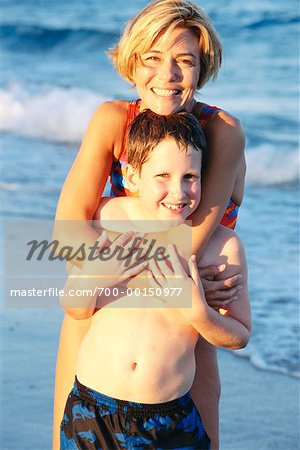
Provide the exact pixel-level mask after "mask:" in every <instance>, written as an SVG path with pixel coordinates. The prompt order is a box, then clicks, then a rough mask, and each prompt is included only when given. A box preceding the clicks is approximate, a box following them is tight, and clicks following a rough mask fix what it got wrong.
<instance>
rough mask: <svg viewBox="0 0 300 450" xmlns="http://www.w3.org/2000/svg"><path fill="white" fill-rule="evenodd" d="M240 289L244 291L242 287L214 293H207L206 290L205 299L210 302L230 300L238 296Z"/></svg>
mask: <svg viewBox="0 0 300 450" xmlns="http://www.w3.org/2000/svg"><path fill="white" fill-rule="evenodd" d="M240 289H242V287H234V288H230V289H225V290H222V291H216V292H213V293H211V292H210V293H207V292H206V291H205V289H204V292H205V297H206V298H207V299H210V300H221V301H223V300H229V299H230V298H232V297H234V296H236V295H237V294H238V292H239V291H240Z"/></svg>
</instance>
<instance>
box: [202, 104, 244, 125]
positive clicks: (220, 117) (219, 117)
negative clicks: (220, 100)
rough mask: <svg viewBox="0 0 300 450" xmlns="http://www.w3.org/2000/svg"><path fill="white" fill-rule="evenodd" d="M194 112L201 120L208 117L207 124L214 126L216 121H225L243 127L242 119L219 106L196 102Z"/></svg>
mask: <svg viewBox="0 0 300 450" xmlns="http://www.w3.org/2000/svg"><path fill="white" fill-rule="evenodd" d="M193 113H194V114H195V115H196V117H198V119H199V120H200V121H201V120H202V119H204V118H205V119H207V126H208V125H210V126H213V124H215V123H221V122H225V123H227V124H228V125H230V126H232V127H237V128H239V127H241V121H240V120H239V119H238V118H237V117H235V116H234V115H233V114H231V113H229V112H228V111H225V110H224V109H222V107H219V106H215V105H209V104H207V103H203V102H196V104H195V106H194V109H193Z"/></svg>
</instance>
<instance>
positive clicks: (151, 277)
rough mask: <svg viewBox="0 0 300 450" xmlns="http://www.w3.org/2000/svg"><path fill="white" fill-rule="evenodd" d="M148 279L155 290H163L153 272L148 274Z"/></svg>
mask: <svg viewBox="0 0 300 450" xmlns="http://www.w3.org/2000/svg"><path fill="white" fill-rule="evenodd" d="M147 277H148V280H149V283H150V285H151V286H153V287H154V288H160V289H161V288H162V286H161V285H160V284H159V282H158V281H157V279H156V278H155V275H154V274H153V272H152V271H151V270H149V271H148V272H147Z"/></svg>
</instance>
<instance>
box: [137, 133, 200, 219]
mask: <svg viewBox="0 0 300 450" xmlns="http://www.w3.org/2000/svg"><path fill="white" fill-rule="evenodd" d="M131 170H132V169H131ZM131 180H132V181H133V183H134V185H135V190H136V192H138V194H139V201H140V207H141V208H142V210H143V215H144V216H145V220H155V219H156V220H160V221H162V220H166V221H170V220H172V226H175V225H179V224H181V223H183V222H184V221H185V220H186V219H187V218H188V217H189V216H190V215H191V214H192V213H193V212H194V211H195V210H196V208H197V206H198V204H199V201H200V196H201V152H200V151H198V150H196V149H195V148H194V147H193V146H192V145H188V147H187V149H185V148H182V147H179V146H178V144H177V142H175V140H174V139H172V138H167V139H164V140H163V141H161V142H160V143H159V144H158V145H157V146H156V147H155V149H154V150H153V152H152V153H151V154H150V157H149V159H148V160H147V161H146V162H145V163H144V164H143V165H142V168H141V172H140V174H138V173H137V171H134V175H132V177H131Z"/></svg>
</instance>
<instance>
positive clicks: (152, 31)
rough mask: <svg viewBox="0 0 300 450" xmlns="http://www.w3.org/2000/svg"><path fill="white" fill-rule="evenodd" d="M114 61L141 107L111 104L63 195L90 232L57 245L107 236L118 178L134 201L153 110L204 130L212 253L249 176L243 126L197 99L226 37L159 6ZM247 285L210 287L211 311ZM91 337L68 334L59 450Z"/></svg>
mask: <svg viewBox="0 0 300 450" xmlns="http://www.w3.org/2000/svg"><path fill="white" fill-rule="evenodd" d="M110 55H111V57H112V58H113V61H114V63H115V66H116V69H117V71H118V72H119V73H120V75H121V76H123V77H124V78H125V79H126V80H128V81H129V82H131V83H133V85H134V86H135V87H136V89H137V92H138V95H139V97H140V100H138V101H135V102H128V101H113V102H107V103H104V104H102V105H101V106H100V107H99V108H98V110H97V111H96V112H95V114H94V115H93V117H92V119H91V121H90V124H89V126H88V128H87V131H86V134H85V136H84V139H83V142H82V146H81V149H80V151H79V153H78V155H77V158H76V160H75V162H74V164H73V166H72V168H71V170H70V172H69V174H68V177H67V179H66V182H65V184H64V187H63V189H62V193H61V196H60V200H59V203H58V207H57V215H56V219H57V220H80V221H83V222H82V223H83V224H85V225H83V226H82V231H81V233H80V236H78V234H77V236H74V235H73V236H72V235H70V234H68V239H66V235H65V234H63V233H59V231H57V232H56V238H58V239H59V240H60V242H62V243H63V242H66V240H67V242H68V244H69V245H70V244H71V245H73V246H74V247H76V242H80V241H81V242H82V241H83V239H84V241H85V242H94V241H95V239H96V238H97V234H96V232H95V231H94V230H93V229H92V228H91V226H90V225H89V223H88V222H87V221H88V220H92V218H93V217H94V214H95V211H96V210H97V206H98V204H99V199H100V197H101V195H102V192H103V189H104V187H105V184H106V181H107V178H108V176H109V175H111V182H112V193H113V195H130V192H129V191H127V189H126V186H123V180H122V170H123V169H124V166H125V165H126V149H125V140H126V131H127V128H128V125H129V124H130V122H131V121H132V119H133V118H134V117H135V115H136V114H138V113H139V111H141V110H143V109H146V108H148V109H151V110H152V111H154V112H155V113H157V114H164V115H168V114H171V113H173V112H176V111H179V110H183V109H184V110H187V111H189V112H192V113H193V114H194V115H195V116H196V117H197V118H198V119H199V120H200V123H201V125H202V127H203V128H204V130H205V134H206V137H207V142H208V149H209V157H208V162H207V166H206V170H205V177H204V181H203V190H202V198H201V205H200V206H199V208H198V210H197V211H196V212H195V213H194V216H193V217H192V219H193V246H194V247H195V248H197V249H199V248H200V249H201V251H203V249H204V248H205V245H206V243H207V242H208V240H209V237H210V236H211V234H212V232H213V231H214V229H215V227H216V226H217V224H218V223H219V222H220V220H221V219H222V221H221V223H223V224H224V225H227V226H231V227H233V226H234V224H235V220H236V215H237V210H238V205H240V204H241V201H242V197H243V188H244V176H245V161H244V155H243V149H244V133H243V130H242V128H241V125H240V123H239V121H238V120H236V119H235V118H233V117H232V116H230V115H229V114H228V113H226V112H224V111H222V110H220V109H218V108H215V107H210V106H208V105H206V104H204V103H200V102H197V101H196V100H195V98H194V96H195V93H196V90H197V89H200V88H201V87H202V86H203V85H204V84H205V83H206V82H207V81H208V80H209V79H210V78H215V77H216V76H217V73H218V69H219V67H220V64H221V55H222V49H221V44H220V41H219V39H218V36H217V34H216V32H215V30H214V28H213V26H212V25H211V23H210V20H209V19H208V17H207V16H206V14H205V13H204V12H203V11H202V10H201V9H200V8H198V7H196V6H195V5H194V4H192V3H190V2H188V1H185V0H164V1H156V2H153V3H151V4H149V5H148V6H147V7H146V8H144V9H143V10H142V11H141V12H140V13H139V14H138V15H137V16H136V17H135V18H134V19H133V20H132V21H131V22H130V23H129V24H128V25H127V27H126V29H125V30H124V33H123V35H122V37H121V39H120V42H119V44H118V45H117V46H116V47H115V48H114V49H113V50H112V51H111V52H110ZM228 202H229V204H228ZM226 205H227V210H226ZM225 210H226V213H225V216H224V217H223V218H222V216H223V214H224V212H225ZM84 221H86V222H84ZM83 236H84V237H83ZM202 275H209V277H208V278H209V279H211V277H214V275H216V279H218V280H220V278H221V274H218V268H206V269H205V270H204V271H203V272H202ZM237 280H238V275H237V276H236V277H233V279H230V280H226V281H218V282H214V283H212V282H210V281H207V282H205V283H204V287H206V295H207V300H208V301H209V303H210V305H211V306H220V302H218V301H216V297H218V298H220V297H224V296H225V298H229V299H230V300H232V298H234V292H235V290H236V289H238V286H236V285H235V286H234V287H231V289H229V292H227V293H226V292H225V294H224V290H221V292H220V291H218V289H224V288H225V287H226V286H228V287H230V286H232V284H236V282H237ZM216 290H217V293H216ZM88 327H89V320H87V321H78V322H76V321H75V320H74V319H71V318H70V317H66V318H65V319H64V323H63V326H62V331H61V339H60V346H59V353H58V360H57V368H56V396H55V404H54V407H55V422H54V448H59V445H58V439H59V438H58V435H59V430H58V424H59V423H60V421H61V418H62V414H63V408H64V404H65V401H66V397H67V394H68V393H69V391H70V390H71V387H72V384H73V381H74V374H75V362H76V357H77V352H78V348H79V346H80V343H81V341H82V339H83V336H84V335H85V333H86V331H87V329H88ZM199 355H204V356H201V359H202V361H203V360H205V361H206V367H203V364H202V366H201V368H200V367H199V366H197V371H196V376H195V381H194V385H193V388H192V391H191V392H192V396H193V400H194V402H195V404H196V406H197V408H198V409H199V411H200V413H201V416H202V419H203V422H204V425H205V428H206V430H207V432H208V434H209V435H210V437H211V440H212V448H213V449H216V448H218V399H219V394H220V388H219V380H218V372H217V362H216V355H215V351H214V349H213V348H212V347H209V346H208V344H206V343H205V342H204V341H201V340H199V343H198V345H197V351H196V362H197V359H198V358H200V356H199ZM204 388H205V389H204ZM200 393H201V395H200Z"/></svg>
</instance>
